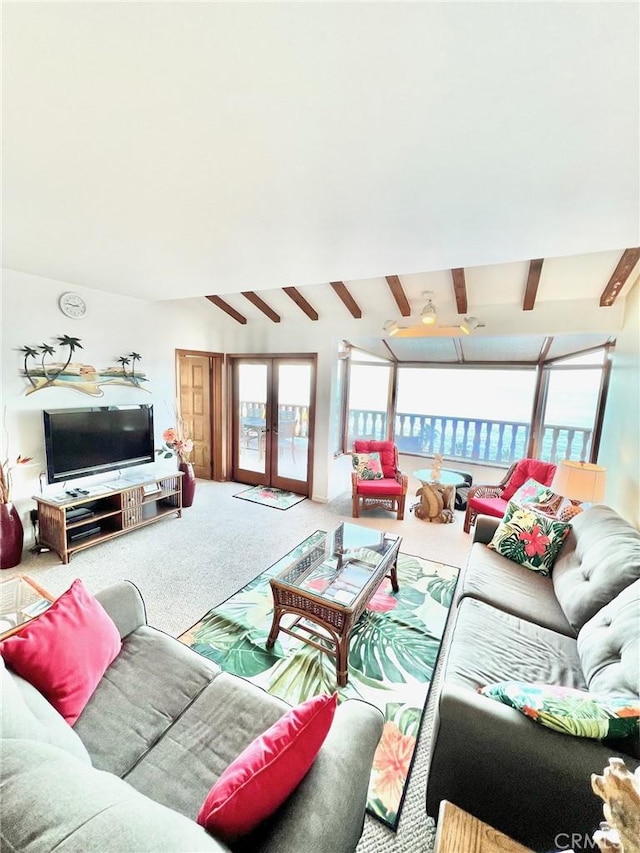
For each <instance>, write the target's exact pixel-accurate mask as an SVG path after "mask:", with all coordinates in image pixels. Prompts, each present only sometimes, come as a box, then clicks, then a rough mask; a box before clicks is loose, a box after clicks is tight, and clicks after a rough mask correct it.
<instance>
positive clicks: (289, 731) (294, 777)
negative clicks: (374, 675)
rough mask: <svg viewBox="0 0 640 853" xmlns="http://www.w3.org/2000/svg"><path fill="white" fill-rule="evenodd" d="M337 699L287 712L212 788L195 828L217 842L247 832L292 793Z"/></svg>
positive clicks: (317, 747) (328, 725)
mask: <svg viewBox="0 0 640 853" xmlns="http://www.w3.org/2000/svg"><path fill="white" fill-rule="evenodd" d="M337 701H338V694H337V693H334V694H333V695H332V696H329V695H323V696H313V697H312V698H310V699H307V700H306V701H304V702H302V703H301V704H300V705H297V706H296V707H295V708H290V709H289V710H288V711H287V712H286V713H285V714H283V715H282V717H280V719H279V720H276V722H275V723H274V724H273V725H272V726H270V727H269V728H268V729H267V730H266V731H265V732H263V733H262V734H261V735H259V736H258V737H257V738H255V739H254V740H253V741H252V742H251V743H250V744H249V746H247V747H246V749H244V750H243V751H242V752H241V753H240V755H238V757H237V758H235V759H234V760H233V761H232V762H231V764H230V765H229V767H227V768H226V770H225V771H224V773H223V774H222V776H221V777H220V778H219V779H218V781H217V782H216V783H215V784H214V785H213V787H212V788H211V790H210V791H209V793H208V794H207V796H206V799H205V801H204V803H203V804H202V808H201V809H200V811H199V812H198V817H197V822H198V823H199V824H201V825H202V826H204V827H206V829H207V831H208V832H213V834H214V835H217V836H219V837H221V838H224V839H228V840H233V839H236V838H239V837H241V836H243V835H247V834H248V833H250V832H252V831H253V830H254V829H255V828H256V827H257V826H259V824H261V823H262V822H263V821H264V820H265V819H266V818H268V817H270V816H271V815H272V814H274V813H275V811H276V810H277V809H278V808H279V807H280V806H281V805H282V803H284V801H285V800H286V799H287V798H288V797H289V796H290V795H291V794H292V793H293V791H294V790H295V789H296V788H297V787H298V785H299V784H300V782H301V781H302V780H303V779H304V777H305V776H306V775H307V773H308V772H309V769H310V768H311V765H312V764H313V762H314V761H315V758H316V756H317V754H318V752H319V751H320V747H321V746H322V744H323V743H324V740H325V738H326V736H327V734H328V733H329V729H330V728H331V723H332V722H333V717H334V715H335V711H336V706H337Z"/></svg>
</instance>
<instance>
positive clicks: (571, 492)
mask: <svg viewBox="0 0 640 853" xmlns="http://www.w3.org/2000/svg"><path fill="white" fill-rule="evenodd" d="M606 482H607V469H606V468H603V467H602V466H601V465H593V464H592V463H591V462H571V461H569V460H568V459H563V460H562V462H560V463H559V464H558V467H557V468H556V473H555V474H554V476H553V481H552V483H551V485H550V486H549V488H550V489H551V491H552V492H555V493H556V494H557V495H562V496H563V497H565V498H569V499H570V500H572V501H580V502H586V503H595V502H597V501H601V500H603V499H604V490H605V486H606Z"/></svg>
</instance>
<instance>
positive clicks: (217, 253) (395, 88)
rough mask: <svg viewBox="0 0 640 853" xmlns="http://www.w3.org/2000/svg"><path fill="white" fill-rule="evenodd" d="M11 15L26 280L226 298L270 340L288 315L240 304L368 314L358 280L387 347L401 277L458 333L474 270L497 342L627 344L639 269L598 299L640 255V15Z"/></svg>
mask: <svg viewBox="0 0 640 853" xmlns="http://www.w3.org/2000/svg"><path fill="white" fill-rule="evenodd" d="M2 23H3V56H4V58H3V79H2V90H3V91H2V95H3V182H4V185H3V253H4V254H3V266H4V267H6V268H9V269H15V270H19V271H23V272H28V273H31V274H34V275H39V276H44V277H46V278H50V279H52V280H55V281H57V282H58V283H59V282H69V283H71V284H77V285H84V286H87V287H92V288H98V289H101V290H105V291H111V292H115V293H123V294H127V295H131V296H137V297H140V298H144V299H175V298H181V297H191V296H199V295H204V294H222V295H224V298H225V299H226V300H227V301H228V302H229V303H231V304H232V305H234V306H235V307H236V308H237V309H238V310H240V311H241V313H243V314H245V315H246V316H247V318H248V321H249V323H252V322H253V323H261V322H266V323H268V322H270V321H268V320H266V319H265V318H264V317H263V316H262V315H260V312H259V311H258V310H257V309H256V308H255V307H253V306H251V305H250V304H249V303H248V302H246V300H244V298H243V297H242V296H241V293H240V291H247V290H258V291H261V292H262V291H264V292H263V293H262V294H261V295H262V296H263V298H264V299H265V300H266V301H267V302H268V304H270V305H271V306H272V307H273V308H274V309H275V310H276V311H278V313H280V314H281V315H282V317H283V320H284V319H286V318H287V317H290V318H291V319H294V318H295V319H297V320H299V321H301V322H307V323H308V322H311V321H309V320H308V319H307V318H306V317H304V316H303V315H302V314H301V312H300V310H299V309H298V308H297V306H295V305H294V303H293V302H291V300H289V299H288V297H287V296H286V295H285V294H284V293H283V292H282V291H281V290H279V288H281V287H283V286H291V285H293V286H296V287H299V288H304V289H303V291H302V292H303V293H304V295H305V296H306V297H307V298H308V299H309V301H310V302H311V303H312V305H314V307H315V308H316V309H317V310H318V311H319V313H320V315H321V318H325V317H327V316H331V317H333V316H336V317H342V316H343V315H344V314H345V311H346V309H345V308H344V306H343V305H342V304H341V303H340V302H339V300H338V299H337V297H336V295H335V294H334V293H333V291H331V289H330V288H329V287H328V284H327V283H328V282H329V281H336V280H342V281H345V282H346V283H347V284H348V286H349V289H350V290H351V292H352V293H353V295H354V297H355V298H356V301H358V302H359V304H360V305H361V307H362V308H363V319H364V320H367V319H369V321H370V322H369V325H368V326H367V327H366V330H365V326H366V323H363V324H362V326H361V328H362V331H361V332H360V335H362V336H363V337H362V341H361V342H362V343H365V344H366V342H367V340H369V341H372V340H373V338H371V337H367V336H371V335H372V334H373V335H375V336H376V337H378V336H379V331H378V330H379V327H380V326H381V324H382V322H383V321H384V319H390V318H393V319H401V318H400V315H399V312H398V309H397V306H396V305H395V303H394V301H393V299H392V297H391V294H390V292H389V289H388V287H387V285H386V282H385V280H384V276H386V275H399V276H400V277H401V281H402V285H403V287H404V288H405V291H406V293H407V296H408V298H409V300H410V302H411V305H412V310H415V312H416V314H417V312H418V311H419V309H420V307H421V306H422V304H423V301H424V300H423V299H422V292H423V291H425V290H432V291H434V293H435V295H436V299H437V303H438V313H439V316H440V317H441V318H442V320H443V321H444V322H446V323H450V322H451V323H455V322H457V321H459V319H460V318H459V317H458V315H457V312H456V306H455V300H454V296H453V289H452V286H451V274H450V272H449V270H450V268H451V267H465V268H466V279H467V290H468V295H469V311H468V313H469V314H475V315H477V316H479V317H480V318H481V319H482V320H483V321H485V322H486V323H487V327H486V329H485V330H483V331H482V332H481V335H483V334H484V335H496V334H498V333H500V334H505V333H507V334H508V333H510V332H511V331H513V332H516V331H517V332H518V333H519V334H524V335H529V336H530V338H529V343H530V346H529V347H528V350H527V351H528V352H537V351H538V348H539V341H540V335H544V334H549V333H562V332H567V333H575V332H576V331H578V330H579V331H581V332H584V333H593V332H610V331H614V330H615V329H617V328H620V324H621V317H622V311H621V307H622V303H623V302H624V297H625V295H626V293H628V291H629V289H630V288H631V287H632V286H633V284H634V283H635V281H636V280H637V277H638V270H639V267H636V269H635V270H634V272H633V274H632V276H631V277H630V278H629V281H628V283H627V285H626V286H625V288H624V290H623V292H622V295H621V297H619V299H618V301H617V304H616V306H614V308H600V307H599V305H598V300H599V297H600V294H601V293H602V290H603V289H604V287H605V285H606V284H607V282H608V280H609V278H610V276H611V274H612V272H613V270H614V269H615V266H616V264H617V262H618V260H619V259H620V256H621V253H622V251H623V250H624V249H625V248H628V247H632V246H638V245H640V214H639V198H640V181H639V150H640V146H639V130H638V129H639V126H640V122H639V104H640V68H639V56H640V49H639V48H640V36H639V32H640V30H639V7H638V4H636V3H597V2H596V3H590V2H587V3H579V2H577V3H573V2H571V3H569V2H549V3H526V2H524V3H522V2H502V3H495V2H488V3H485V2H471V3H458V2H449V3H436V2H425V3H404V4H399V3H325V2H321V3H286V2H282V3H244V2H232V3H217V2H211V3H209V2H200V3H182V2H176V3H173V2H155V3H138V2H113V3H112V2H96V3H90V2H83V3H65V2H63V3H56V2H47V3H30V2H27V3H11V2H9V3H3V22H2ZM532 258H544V259H545V263H544V266H543V270H542V276H541V279H540V286H539V289H538V295H537V300H536V307H535V311H533V312H523V311H522V298H523V293H524V287H525V284H526V278H527V270H528V261H529V260H530V259H532ZM207 304H208V307H209V310H211V312H213V313H212V316H215V317H216V318H217V319H220V320H221V321H222V318H224V322H226V323H230V324H233V323H234V322H235V321H234V320H232V319H231V318H229V317H227V316H226V315H224V314H222V313H221V312H220V311H219V309H217V308H215V307H214V306H213V305H210V303H207ZM614 309H615V310H614ZM358 322H360V321H358ZM359 328H360V327H359ZM374 328H375V331H373V330H374ZM350 337H351V338H354V336H353V335H351V336H350ZM600 337H601V338H602V335H601V336H600ZM587 340H588V341H591V340H592V338H589V337H587V338H585V341H587ZM477 341H478V342H477V343H475V344H471V343H469V344H468V347H469V348H470V349H471V350H473V351H474V352H476V353H477V357H479V358H481V357H482V353H483V349H484V350H485V351H486V345H485V346H484V347H483V345H482V344H481V343H480V338H478V339H477ZM503 344H504V346H506V347H507V351H508V352H510V353H511V354H513V353H514V350H513V349H509V341H508V339H507V340H506V342H503ZM397 346H403V347H405V351H406V352H410V351H411V348H412V347H413V348H414V349H415V348H416V344H415V342H413V341H404V342H402V343H400V342H397ZM451 346H452V345H451V342H450V341H449V342H447V347H448V349H447V355H444V354H443V358H445V359H446V358H447V357H448V354H450V353H451ZM474 347H475V350H474ZM433 348H434V350H435V349H436V348H437V346H436V344H435V343H434V346H433ZM423 349H424V348H423ZM500 351H501V350H500ZM495 352H498V350H496V349H495V347H494V353H495Z"/></svg>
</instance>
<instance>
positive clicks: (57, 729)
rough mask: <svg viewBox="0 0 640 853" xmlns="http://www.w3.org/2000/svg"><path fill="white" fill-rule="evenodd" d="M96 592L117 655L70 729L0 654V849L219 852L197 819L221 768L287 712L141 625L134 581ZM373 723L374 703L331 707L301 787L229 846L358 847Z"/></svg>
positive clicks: (289, 852) (290, 851) (336, 850)
mask: <svg viewBox="0 0 640 853" xmlns="http://www.w3.org/2000/svg"><path fill="white" fill-rule="evenodd" d="M97 598H98V600H99V601H100V603H101V604H102V605H103V607H104V608H105V609H106V610H107V612H108V613H109V615H110V616H111V617H112V619H113V620H114V622H115V623H116V625H117V627H118V629H119V631H120V634H121V637H122V638H123V643H122V649H121V652H120V654H119V655H118V657H117V658H116V659H115V660H114V662H113V663H112V664H111V666H109V668H108V669H107V671H106V673H105V674H104V676H103V678H102V680H101V681H100V683H99V685H98V687H97V689H96V691H95V693H94V694H93V696H92V697H91V699H90V700H89V703H88V704H87V706H86V707H85V709H84V711H83V712H82V714H81V715H80V717H79V719H78V720H77V722H76V724H75V725H74V727H73V728H71V727H70V726H69V725H68V724H67V723H66V722H65V720H64V719H63V718H62V717H61V716H60V715H59V714H58V713H57V711H55V710H54V709H53V707H52V706H51V705H49V703H48V702H47V701H46V700H45V699H44V697H43V696H42V695H41V694H40V693H38V691H36V690H35V688H34V687H33V686H32V685H30V684H29V683H27V682H26V681H25V680H24V679H22V678H19V677H18V676H17V675H15V674H14V673H11V672H10V671H9V670H7V669H6V668H5V667H4V666H3V665H2V661H1V659H0V666H1V670H0V675H1V677H2V682H1V685H0V687H1V690H2V720H1V724H2V741H1V745H0V746H1V755H0V759H1V760H0V774H1V782H0V784H1V792H2V793H1V798H2V800H1V804H0V848H1V849H2V850H6V851H21V853H44V851H51V850H56V851H60V853H62V852H63V851H82V853H86V851H92V853H102V851H104V853H135V851H154V853H156V851H167V853H179V851H205V850H211V851H226V850H229V849H230V848H229V847H227V846H226V845H224V844H222V843H221V842H220V841H218V840H216V839H215V838H213V837H212V836H211V835H209V834H207V833H206V832H205V830H204V829H203V828H202V827H200V826H199V825H198V824H197V823H196V822H195V816H196V814H197V812H198V810H199V808H200V806H201V804H202V802H203V801H204V798H205V796H206V794H207V792H208V791H209V789H210V788H211V786H212V785H213V783H214V782H215V781H216V780H217V779H218V777H219V776H220V775H221V773H222V771H223V770H224V769H225V768H226V767H227V766H228V765H229V763H230V762H231V761H232V760H233V759H234V758H235V757H236V756H237V755H238V754H239V753H240V752H241V751H242V750H243V749H244V747H246V746H247V745H248V744H249V743H250V742H251V741H252V740H253V739H254V738H255V737H256V736H257V735H259V734H261V733H262V732H264V731H265V730H266V729H267V728H268V727H269V726H270V725H272V724H273V723H274V722H275V721H276V720H277V719H279V717H280V716H282V714H283V713H284V712H285V711H286V710H287V708H288V707H289V706H287V705H286V704H285V703H284V702H281V701H280V700H278V699H275V698H273V697H272V696H270V695H269V694H267V693H265V692H264V691H262V690H260V689H259V688H257V687H255V686H254V685H252V684H250V683H248V682H246V681H244V680H243V679H240V678H236V677H234V676H232V675H228V674H226V673H222V672H221V671H220V670H219V669H218V667H216V666H215V665H214V664H213V663H211V662H209V661H207V660H205V659H204V658H203V657H201V656H200V655H198V654H196V653H195V652H193V651H191V649H188V648H187V647H186V646H184V645H183V644H182V643H180V642H178V641H177V640H175V639H173V638H172V637H169V636H167V635H165V634H163V633H162V632H160V631H157V630H155V629H154V628H151V627H149V626H148V625H147V624H146V614H145V610H144V604H143V601H142V598H141V596H140V594H139V592H138V590H137V589H136V588H135V587H134V586H133V585H132V584H129V583H126V582H123V583H120V584H117V585H115V586H113V587H109V588H108V589H107V590H105V591H103V592H102V593H100V594H98V596H97ZM382 725H383V719H382V715H381V713H380V712H379V711H378V710H377V709H375V708H374V707H372V706H371V705H368V704H366V703H364V702H359V701H348V702H345V703H343V704H341V705H340V706H339V707H338V709H337V711H336V716H335V718H334V721H333V724H332V727H331V730H330V732H329V735H328V737H327V739H326V740H325V742H324V744H323V746H322V748H321V750H320V753H319V754H318V756H317V758H316V760H315V762H314V764H313V766H312V768H311V770H310V771H309V773H308V774H307V776H306V777H305V778H304V780H303V781H302V783H301V784H300V785H299V786H298V788H297V789H296V790H295V791H294V793H293V794H292V795H291V796H290V797H289V799H288V800H287V801H286V802H285V803H284V805H283V806H281V807H280V809H279V810H278V812H277V813H276V814H275V815H274V816H273V817H272V818H271V819H269V820H268V821H266V822H265V823H263V824H262V825H261V826H260V827H259V828H258V829H257V830H255V831H254V832H253V833H252V835H251V836H248V837H245V838H244V839H243V840H242V842H238V843H236V844H234V845H233V849H234V850H247V851H248V850H251V851H264V853H266V852H267V851H270V853H276V851H277V853H301V851H305V853H314V851H315V853H346V851H352V850H354V848H355V847H356V844H357V842H358V839H359V837H360V834H361V832H362V826H363V820H364V809H365V801H366V794H367V786H368V780H369V774H370V771H371V763H372V760H373V754H374V751H375V748H376V746H377V743H378V740H379V738H380V735H381V733H382Z"/></svg>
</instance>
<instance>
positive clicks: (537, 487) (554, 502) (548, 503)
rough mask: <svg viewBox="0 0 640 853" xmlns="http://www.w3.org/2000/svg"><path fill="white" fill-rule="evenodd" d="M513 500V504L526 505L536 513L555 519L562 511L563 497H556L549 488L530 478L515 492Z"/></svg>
mask: <svg viewBox="0 0 640 853" xmlns="http://www.w3.org/2000/svg"><path fill="white" fill-rule="evenodd" d="M511 500H512V501H513V503H516V504H520V505H521V506H525V505H526V506H528V507H529V508H530V509H533V510H535V511H536V512H541V513H543V514H544V515H548V516H551V517H555V516H556V515H557V513H558V510H559V509H560V504H561V503H562V501H563V498H562V495H556V494H555V493H554V492H552V491H551V489H550V488H549V486H545V485H543V484H542V483H539V482H538V481H537V480H534V479H533V478H529V479H528V480H527V482H526V483H525V484H524V485H523V486H520V488H519V489H518V490H517V491H516V492H515V494H514V495H513V497H512V498H511Z"/></svg>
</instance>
